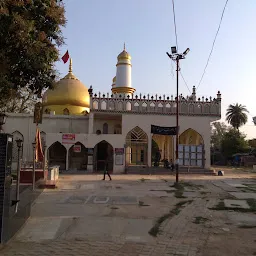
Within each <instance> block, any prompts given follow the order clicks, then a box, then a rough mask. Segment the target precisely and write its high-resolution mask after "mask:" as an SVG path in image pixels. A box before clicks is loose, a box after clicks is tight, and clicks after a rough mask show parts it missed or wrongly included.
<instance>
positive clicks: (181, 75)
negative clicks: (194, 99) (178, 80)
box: [180, 71, 191, 93]
mask: <svg viewBox="0 0 256 256" xmlns="http://www.w3.org/2000/svg"><path fill="white" fill-rule="evenodd" d="M180 75H181V77H182V79H183V81H184V83H185V85H186V86H187V88H188V90H189V93H191V91H190V89H189V87H188V84H187V82H186V80H185V78H184V77H183V75H182V73H181V71H180Z"/></svg>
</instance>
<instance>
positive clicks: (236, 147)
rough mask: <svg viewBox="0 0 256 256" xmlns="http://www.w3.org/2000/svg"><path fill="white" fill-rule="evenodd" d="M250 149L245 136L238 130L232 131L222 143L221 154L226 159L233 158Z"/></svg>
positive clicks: (225, 135)
mask: <svg viewBox="0 0 256 256" xmlns="http://www.w3.org/2000/svg"><path fill="white" fill-rule="evenodd" d="M248 149H249V145H248V142H247V141H246V140H245V135H244V134H242V133H240V132H239V131H238V130H236V129H230V130H229V131H228V132H226V133H225V134H224V136H223V139H222V141H221V152H222V154H223V155H224V156H225V157H232V155H234V154H236V153H244V152H247V151H248Z"/></svg>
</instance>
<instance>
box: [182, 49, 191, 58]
mask: <svg viewBox="0 0 256 256" xmlns="http://www.w3.org/2000/svg"><path fill="white" fill-rule="evenodd" d="M189 51H190V49H189V48H187V49H186V51H185V52H183V55H184V56H186V55H187V54H188V53H189Z"/></svg>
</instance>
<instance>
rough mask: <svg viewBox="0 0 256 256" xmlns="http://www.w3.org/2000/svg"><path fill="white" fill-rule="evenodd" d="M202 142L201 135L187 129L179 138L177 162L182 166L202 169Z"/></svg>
mask: <svg viewBox="0 0 256 256" xmlns="http://www.w3.org/2000/svg"><path fill="white" fill-rule="evenodd" d="M204 155H205V154H204V140H203V137H202V135H201V134H199V133H198V132H197V131H195V130H193V129H191V128H189V129H187V130H186V131H184V132H183V133H182V134H181V135H180V137H179V160H180V165H183V166H191V167H193V166H197V167H204Z"/></svg>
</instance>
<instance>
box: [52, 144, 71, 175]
mask: <svg viewBox="0 0 256 256" xmlns="http://www.w3.org/2000/svg"><path fill="white" fill-rule="evenodd" d="M48 154H49V157H48V159H49V166H52V165H58V166H60V170H66V156H67V150H66V148H65V147H64V146H63V145H62V144H61V143H60V142H58V141H56V142H55V143H53V144H52V145H51V146H50V147H49V149H48Z"/></svg>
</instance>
